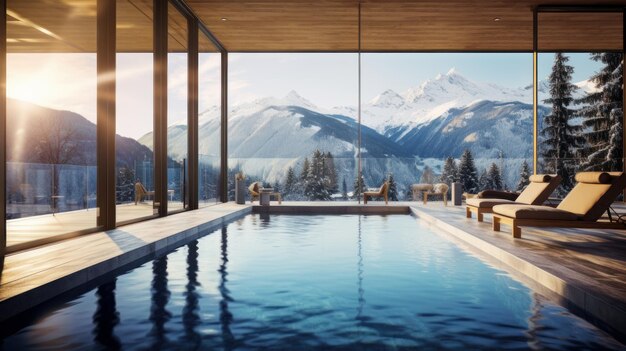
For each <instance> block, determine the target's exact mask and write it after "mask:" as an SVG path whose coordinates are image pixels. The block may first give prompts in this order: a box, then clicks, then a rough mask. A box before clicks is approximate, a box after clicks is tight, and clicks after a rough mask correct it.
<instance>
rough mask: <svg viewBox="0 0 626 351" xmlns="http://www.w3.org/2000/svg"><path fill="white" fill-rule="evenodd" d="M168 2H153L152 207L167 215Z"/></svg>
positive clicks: (162, 214)
mask: <svg viewBox="0 0 626 351" xmlns="http://www.w3.org/2000/svg"><path fill="white" fill-rule="evenodd" d="M167 6H168V3H167V0H154V16H153V17H154V21H153V26H154V27H153V30H154V134H153V138H154V140H153V145H154V148H153V152H154V208H155V211H156V212H157V213H158V215H159V217H164V216H167Z"/></svg>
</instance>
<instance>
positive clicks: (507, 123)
mask: <svg viewBox="0 0 626 351" xmlns="http://www.w3.org/2000/svg"><path fill="white" fill-rule="evenodd" d="M362 72H363V76H362V82H363V83H362V94H363V100H362V106H361V108H362V111H363V112H362V115H363V117H362V124H363V125H362V127H361V130H362V146H363V147H362V150H363V152H362V162H363V176H364V181H365V184H366V186H367V187H374V188H378V187H380V185H381V184H382V183H383V182H384V181H386V180H389V181H390V183H391V187H390V193H389V199H390V200H396V201H403V200H407V201H411V200H417V199H421V198H422V196H423V192H424V191H430V192H445V189H446V188H447V189H448V191H447V194H448V195H447V196H448V197H449V196H450V194H451V191H450V188H451V185H452V183H453V182H456V181H459V182H461V183H462V184H463V187H464V189H463V191H465V192H468V193H477V192H479V191H482V190H484V189H486V188H492V189H500V190H516V189H517V188H518V183H519V181H520V179H521V178H523V177H522V174H523V173H524V172H526V173H528V172H531V171H530V170H527V171H525V170H524V166H523V165H524V164H526V165H532V157H533V105H532V103H533V99H532V56H531V55H530V54H495V53H444V54H440V53H413V54H409V53H407V54H382V53H381V54H363V70H362ZM464 154H465V157H464V156H463V155H464ZM470 160H471V162H470ZM462 161H463V164H464V165H467V167H464V168H463V171H462V172H461V171H459V168H460V165H461V162H462ZM481 176H482V177H481ZM526 178H527V176H526ZM436 184H445V186H435V185H436ZM430 187H433V188H432V190H431V188H430ZM434 198H435V199H436V200H441V197H434Z"/></svg>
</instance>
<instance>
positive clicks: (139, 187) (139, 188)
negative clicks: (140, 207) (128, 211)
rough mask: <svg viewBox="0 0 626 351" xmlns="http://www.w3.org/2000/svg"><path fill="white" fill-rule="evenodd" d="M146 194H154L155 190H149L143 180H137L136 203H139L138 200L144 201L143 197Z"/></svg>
mask: <svg viewBox="0 0 626 351" xmlns="http://www.w3.org/2000/svg"><path fill="white" fill-rule="evenodd" d="M146 196H154V191H148V190H146V188H145V187H144V186H143V184H141V182H136V183H135V205H137V203H138V202H142V201H143V198H144V197H146Z"/></svg>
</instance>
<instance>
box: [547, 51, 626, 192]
mask: <svg viewBox="0 0 626 351" xmlns="http://www.w3.org/2000/svg"><path fill="white" fill-rule="evenodd" d="M538 65H539V80H540V85H539V86H540V90H539V104H540V111H541V113H540V117H541V118H540V119H539V128H538V130H539V157H540V160H539V166H538V168H539V170H540V171H541V172H542V173H558V174H559V175H561V176H562V177H563V181H562V182H561V186H560V187H559V188H558V189H557V191H556V192H555V194H556V196H558V197H563V196H565V195H566V194H567V193H568V192H569V190H571V189H572V187H573V186H574V185H575V183H576V182H575V179H574V175H575V174H576V173H577V172H582V171H622V170H623V161H624V156H623V153H622V152H623V140H622V128H623V118H624V117H623V112H622V111H623V90H622V86H623V68H622V67H623V66H622V65H623V56H622V53H616V52H594V53H561V52H559V53H541V54H539V58H538ZM563 126H567V127H566V128H564V127H563Z"/></svg>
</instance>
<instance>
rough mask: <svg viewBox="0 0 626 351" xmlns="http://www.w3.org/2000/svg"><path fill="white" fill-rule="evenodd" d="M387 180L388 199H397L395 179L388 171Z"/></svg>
mask: <svg viewBox="0 0 626 351" xmlns="http://www.w3.org/2000/svg"><path fill="white" fill-rule="evenodd" d="M387 181H388V182H389V191H388V192H387V196H388V197H389V200H391V201H398V186H397V185H396V181H395V180H394V179H393V174H391V173H389V177H388V178H387Z"/></svg>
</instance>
